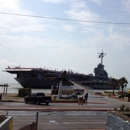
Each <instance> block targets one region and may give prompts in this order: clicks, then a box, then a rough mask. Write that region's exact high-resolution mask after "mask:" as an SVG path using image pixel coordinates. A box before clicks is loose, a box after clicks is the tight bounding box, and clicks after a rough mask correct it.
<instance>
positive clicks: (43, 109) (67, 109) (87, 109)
mask: <svg viewBox="0 0 130 130" xmlns="http://www.w3.org/2000/svg"><path fill="white" fill-rule="evenodd" d="M0 110H6V111H112V110H113V109H112V108H0Z"/></svg>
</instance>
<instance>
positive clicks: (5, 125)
mask: <svg viewBox="0 0 130 130" xmlns="http://www.w3.org/2000/svg"><path fill="white" fill-rule="evenodd" d="M5 117H6V119H5V120H4V121H3V122H2V123H1V124H0V130H13V117H12V116H5Z"/></svg>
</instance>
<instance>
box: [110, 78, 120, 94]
mask: <svg viewBox="0 0 130 130" xmlns="http://www.w3.org/2000/svg"><path fill="white" fill-rule="evenodd" d="M109 85H110V87H111V88H112V89H113V95H114V94H115V93H114V90H115V88H116V87H117V86H118V80H117V79H115V78H111V79H110V81H109Z"/></svg>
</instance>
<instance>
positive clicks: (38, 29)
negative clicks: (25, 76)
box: [0, 0, 130, 87]
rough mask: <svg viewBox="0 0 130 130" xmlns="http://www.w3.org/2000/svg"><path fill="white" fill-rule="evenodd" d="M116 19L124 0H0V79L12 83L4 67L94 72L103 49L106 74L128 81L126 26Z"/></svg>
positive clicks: (129, 6) (129, 19) (125, 12)
mask: <svg viewBox="0 0 130 130" xmlns="http://www.w3.org/2000/svg"><path fill="white" fill-rule="evenodd" d="M3 13H5V14H3ZM6 13H11V14H21V15H29V16H39V17H28V16H19V15H9V14H6ZM48 17H50V18H59V19H72V20H77V21H70V20H58V19H48ZM78 20H79V21H78ZM85 21H86V22H85ZM88 21H97V22H88ZM107 22H110V23H111V24H107ZM114 23H118V24H114ZM119 23H130V1H129V0H109V1H108V0H4V1H3V0H0V83H16V81H15V79H14V77H16V75H12V74H9V73H7V72H4V71H3V70H5V68H6V67H7V66H10V67H16V66H21V67H27V68H30V67H33V68H35V67H37V68H40V67H41V68H47V69H56V70H62V69H64V70H73V71H74V72H78V73H84V74H94V68H95V67H97V65H98V64H99V63H100V62H101V59H100V58H98V53H101V52H102V50H103V51H104V53H105V54H106V55H105V56H104V59H103V64H104V66H105V70H106V71H107V73H108V76H109V77H114V78H117V79H119V78H121V77H126V79H127V80H128V82H130V51H129V50H130V24H119ZM129 86H130V85H129V84H128V87H129Z"/></svg>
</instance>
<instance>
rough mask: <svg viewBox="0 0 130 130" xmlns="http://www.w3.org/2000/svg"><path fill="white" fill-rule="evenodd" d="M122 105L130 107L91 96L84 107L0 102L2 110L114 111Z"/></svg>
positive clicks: (111, 100)
mask: <svg viewBox="0 0 130 130" xmlns="http://www.w3.org/2000/svg"><path fill="white" fill-rule="evenodd" d="M122 104H124V105H125V106H126V107H130V103H129V102H126V101H120V100H117V99H112V98H109V97H104V96H96V95H95V96H93V95H89V97H88V103H85V104H83V105H78V103H50V104H49V106H46V105H44V104H41V105H35V104H25V103H24V102H21V103H18V102H0V110H13V109H14V110H19V109H20V110H29V109H30V110H58V109H59V110H61V109H63V110H67V109H70V110H76V109H77V110H114V108H115V107H116V108H118V109H119V108H120V106H121V105H122Z"/></svg>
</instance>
